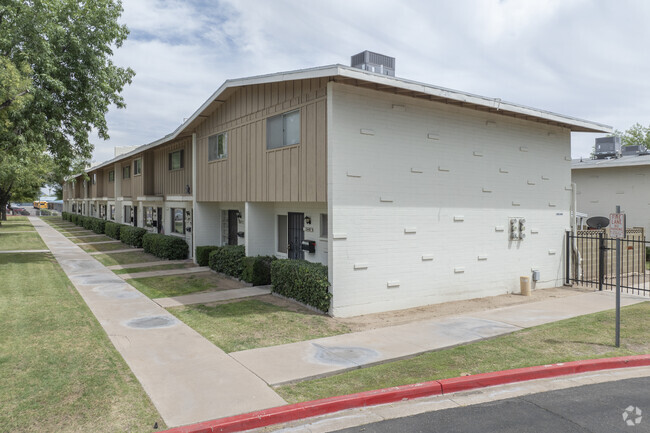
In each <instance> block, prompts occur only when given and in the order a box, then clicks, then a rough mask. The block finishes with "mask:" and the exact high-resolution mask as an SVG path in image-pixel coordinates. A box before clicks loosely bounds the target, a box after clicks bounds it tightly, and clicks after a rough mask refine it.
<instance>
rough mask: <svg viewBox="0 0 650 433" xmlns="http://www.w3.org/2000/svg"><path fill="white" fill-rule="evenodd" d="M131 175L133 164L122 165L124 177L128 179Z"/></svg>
mask: <svg viewBox="0 0 650 433" xmlns="http://www.w3.org/2000/svg"><path fill="white" fill-rule="evenodd" d="M130 177H131V166H130V165H127V166H125V167H122V179H128V178H130Z"/></svg>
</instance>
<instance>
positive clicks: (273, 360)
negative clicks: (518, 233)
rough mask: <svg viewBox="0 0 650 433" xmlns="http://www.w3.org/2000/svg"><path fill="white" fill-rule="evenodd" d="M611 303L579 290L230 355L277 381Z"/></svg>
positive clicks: (625, 299)
mask: <svg viewBox="0 0 650 433" xmlns="http://www.w3.org/2000/svg"><path fill="white" fill-rule="evenodd" d="M647 300H648V298H647V297H646V298H643V297H641V296H633V295H625V294H624V295H622V296H621V305H622V306H626V305H632V304H636V303H639V302H644V301H647ZM614 307H615V297H614V293H612V292H592V293H581V294H578V295H575V296H570V297H567V298H555V299H547V300H544V301H539V302H531V303H527V304H520V305H513V306H509V307H504V308H498V309H494V310H488V311H483V312H476V313H472V314H468V315H464V316H448V317H442V318H436V319H432V320H425V321H420V322H413V323H408V324H405V325H398V326H389V327H385V328H378V329H372V330H368V331H362V332H355V333H350V334H343V335H336V336H333V337H326V338H319V339H316V340H310V341H302V342H298V343H291V344H284V345H281V346H273V347H265V348H260V349H252V350H244V351H240V352H234V353H231V354H230V356H232V357H233V358H235V359H236V360H238V361H239V362H241V364H242V365H244V366H245V367H246V368H248V369H249V370H251V371H252V372H254V373H255V374H256V375H257V376H259V377H260V378H262V379H263V380H264V381H266V382H267V383H268V384H270V385H279V384H283V383H289V382H295V381H300V380H305V379H313V378H318V377H323V376H328V375H331V374H335V373H340V372H343V371H346V370H352V369H356V368H360V367H367V366H370V365H373V364H379V363H383V362H387V361H392V360H397V359H400V358H406V357H410V356H413V355H417V354H419V353H424V352H429V351H432V350H438V349H443V348H447V347H453V346H457V345H459V344H464V343H469V342H472V341H478V340H482V339H485V338H489V337H495V336H498V335H504V334H508V333H511V332H514V331H517V330H520V329H524V328H528V327H531V326H537V325H541V324H544V323H549V322H555V321H558V320H563V319H568V318H570V317H576V316H581V315H584V314H590V313H596V312H598V311H604V310H611V309H613V308H614Z"/></svg>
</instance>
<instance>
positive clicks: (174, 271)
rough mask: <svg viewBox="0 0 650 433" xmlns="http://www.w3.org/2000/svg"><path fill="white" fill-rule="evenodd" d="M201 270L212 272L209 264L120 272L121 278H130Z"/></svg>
mask: <svg viewBox="0 0 650 433" xmlns="http://www.w3.org/2000/svg"><path fill="white" fill-rule="evenodd" d="M199 272H210V268H209V267H207V266H198V267H195V268H180V269H161V270H158V271H146V272H136V273H135V274H120V278H122V279H123V280H130V279H131V278H148V277H164V276H169V275H184V274H196V273H199Z"/></svg>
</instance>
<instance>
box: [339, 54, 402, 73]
mask: <svg viewBox="0 0 650 433" xmlns="http://www.w3.org/2000/svg"><path fill="white" fill-rule="evenodd" d="M350 64H351V66H352V67H353V68H358V69H363V70H364V71H369V72H374V73H376V74H381V75H389V76H391V77H394V76H395V57H388V56H384V55H383V54H377V53H373V52H372V51H368V50H366V51H363V52H361V53H359V54H355V55H354V56H352V57H351V59H350Z"/></svg>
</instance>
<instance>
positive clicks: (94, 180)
mask: <svg viewBox="0 0 650 433" xmlns="http://www.w3.org/2000/svg"><path fill="white" fill-rule="evenodd" d="M93 185H97V173H93Z"/></svg>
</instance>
